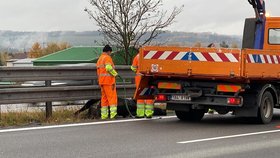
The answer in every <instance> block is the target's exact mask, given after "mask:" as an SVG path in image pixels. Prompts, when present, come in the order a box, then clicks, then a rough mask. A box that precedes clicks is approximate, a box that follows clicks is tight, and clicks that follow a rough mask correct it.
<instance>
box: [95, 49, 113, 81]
mask: <svg viewBox="0 0 280 158" xmlns="http://www.w3.org/2000/svg"><path fill="white" fill-rule="evenodd" d="M106 65H111V66H112V67H113V68H115V65H114V63H113V60H112V58H111V56H110V55H108V54H107V53H102V54H101V55H100V57H99V59H98V61H97V63H96V68H97V76H98V83H99V85H113V84H115V83H116V79H115V77H114V76H113V75H111V74H110V72H108V71H107V70H106Z"/></svg>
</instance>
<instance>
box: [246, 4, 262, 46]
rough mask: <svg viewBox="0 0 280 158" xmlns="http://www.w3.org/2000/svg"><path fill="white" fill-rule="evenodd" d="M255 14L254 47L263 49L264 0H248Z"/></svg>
mask: <svg viewBox="0 0 280 158" xmlns="http://www.w3.org/2000/svg"><path fill="white" fill-rule="evenodd" d="M248 2H249V3H250V4H251V5H252V6H253V8H254V10H255V14H256V31H255V41H254V48H255V49H263V43H264V28H265V20H266V17H265V2H264V0H248Z"/></svg>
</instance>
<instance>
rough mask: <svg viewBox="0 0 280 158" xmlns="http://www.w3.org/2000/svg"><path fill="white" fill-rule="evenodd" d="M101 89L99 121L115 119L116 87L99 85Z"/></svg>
mask: <svg viewBox="0 0 280 158" xmlns="http://www.w3.org/2000/svg"><path fill="white" fill-rule="evenodd" d="M100 87H101V119H107V118H108V116H109V108H110V118H115V117H116V115H117V103H118V98H117V90H116V85H115V84H113V85H100Z"/></svg>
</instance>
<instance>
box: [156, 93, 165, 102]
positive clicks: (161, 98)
mask: <svg viewBox="0 0 280 158" xmlns="http://www.w3.org/2000/svg"><path fill="white" fill-rule="evenodd" d="M156 100H157V101H166V100H167V99H166V95H164V94H159V95H157V97H156Z"/></svg>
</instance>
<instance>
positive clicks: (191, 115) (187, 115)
mask: <svg viewBox="0 0 280 158" xmlns="http://www.w3.org/2000/svg"><path fill="white" fill-rule="evenodd" d="M175 114H176V116H177V118H178V119H180V120H181V121H190V122H198V121H200V120H201V119H202V118H203V116H204V114H205V111H204V110H191V111H175Z"/></svg>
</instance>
